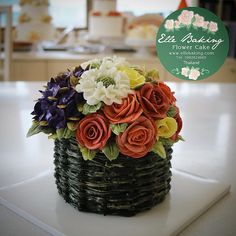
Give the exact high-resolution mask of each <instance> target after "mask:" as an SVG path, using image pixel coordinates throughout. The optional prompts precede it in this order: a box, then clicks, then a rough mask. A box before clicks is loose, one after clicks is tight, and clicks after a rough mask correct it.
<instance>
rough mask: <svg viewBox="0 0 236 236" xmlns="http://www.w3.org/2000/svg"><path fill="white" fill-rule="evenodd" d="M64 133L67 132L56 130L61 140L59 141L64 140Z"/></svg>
mask: <svg viewBox="0 0 236 236" xmlns="http://www.w3.org/2000/svg"><path fill="white" fill-rule="evenodd" d="M64 131H65V129H57V130H56V132H57V138H59V139H61V138H63V135H64Z"/></svg>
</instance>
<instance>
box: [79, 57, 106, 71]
mask: <svg viewBox="0 0 236 236" xmlns="http://www.w3.org/2000/svg"><path fill="white" fill-rule="evenodd" d="M101 63H102V60H101V59H98V58H96V59H92V60H90V61H86V62H84V63H82V64H81V65H80V66H81V67H82V69H84V70H85V69H86V67H87V66H88V65H97V66H98V67H99V66H100V65H101Z"/></svg>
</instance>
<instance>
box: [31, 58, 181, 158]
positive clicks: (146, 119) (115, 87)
mask: <svg viewBox="0 0 236 236" xmlns="http://www.w3.org/2000/svg"><path fill="white" fill-rule="evenodd" d="M40 93H41V94H42V96H41V97H40V98H39V99H38V100H37V101H36V103H35V106H34V110H33V112H32V115H33V123H32V126H31V128H30V129H29V131H28V134H27V136H32V135H34V134H37V133H40V132H43V133H45V134H47V135H48V137H49V138H53V139H59V140H60V139H70V138H71V137H75V138H76V140H77V144H78V148H79V149H80V151H81V153H82V156H83V158H84V160H92V159H93V158H94V157H95V156H96V154H97V153H98V152H102V153H103V154H104V155H105V156H106V157H107V158H108V159H109V160H114V159H116V158H117V157H118V156H119V153H121V154H123V155H126V156H128V157H130V158H142V157H144V156H145V155H147V154H148V153H149V152H154V153H157V154H158V155H159V156H160V157H162V158H165V157H166V151H165V147H170V146H172V145H173V144H174V143H175V142H177V141H179V140H182V137H181V136H180V135H179V133H180V131H181V129H182V119H181V117H180V113H179V109H178V107H177V105H176V98H175V97H174V93H173V92H172V91H171V90H170V88H169V87H168V86H167V85H166V84H165V83H164V82H162V81H160V80H159V75H158V72H157V71H156V70H151V71H145V70H141V69H139V68H137V67H134V66H132V65H130V64H129V63H128V62H127V61H126V60H125V59H124V58H118V57H115V56H114V57H105V58H103V59H95V60H90V61H88V62H85V63H83V64H81V65H80V66H78V67H76V68H75V69H74V70H72V71H67V72H65V73H61V74H59V75H57V76H56V77H54V78H51V80H50V81H49V82H48V83H47V85H46V86H45V89H44V90H40Z"/></svg>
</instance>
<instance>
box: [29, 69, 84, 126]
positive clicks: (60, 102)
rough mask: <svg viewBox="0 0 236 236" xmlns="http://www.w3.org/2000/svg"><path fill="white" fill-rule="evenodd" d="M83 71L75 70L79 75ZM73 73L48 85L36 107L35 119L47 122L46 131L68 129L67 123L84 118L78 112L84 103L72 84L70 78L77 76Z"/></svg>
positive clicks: (63, 75) (51, 81)
mask: <svg viewBox="0 0 236 236" xmlns="http://www.w3.org/2000/svg"><path fill="white" fill-rule="evenodd" d="M83 71H84V70H83V69H82V68H80V69H77V70H76V69H75V71H74V72H73V73H78V74H77V75H79V74H81V73H83ZM73 73H71V72H69V71H68V72H66V73H63V74H60V75H58V76H57V77H55V78H51V80H50V81H49V82H48V83H47V87H46V89H45V90H44V91H40V92H41V93H42V97H41V98H39V99H38V101H37V102H36V104H35V106H34V111H33V112H32V113H31V114H32V115H34V117H33V119H34V120H36V121H39V122H41V121H46V124H45V123H44V124H43V125H44V129H53V130H56V129H60V128H65V127H66V122H67V121H69V120H76V119H78V118H81V117H83V115H82V113H81V112H80V111H79V110H78V108H77V107H78V104H80V103H84V102H85V100H84V98H83V95H82V93H77V92H76V91H75V90H74V88H73V86H72V85H71V84H70V77H71V76H75V75H74V74H73Z"/></svg>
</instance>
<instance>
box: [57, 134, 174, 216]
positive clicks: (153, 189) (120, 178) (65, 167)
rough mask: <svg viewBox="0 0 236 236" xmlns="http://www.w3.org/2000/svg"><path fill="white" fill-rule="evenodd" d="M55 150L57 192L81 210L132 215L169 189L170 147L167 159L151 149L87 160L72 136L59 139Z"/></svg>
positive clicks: (98, 156)
mask: <svg viewBox="0 0 236 236" xmlns="http://www.w3.org/2000/svg"><path fill="white" fill-rule="evenodd" d="M54 151H55V154H54V157H55V160H54V163H55V178H56V185H57V189H58V192H59V193H60V195H62V197H63V198H64V199H65V201H66V202H68V203H69V204H71V205H73V206H74V207H75V208H77V209H78V210H79V211H87V212H95V213H99V214H104V215H106V214H109V215H122V216H132V215H135V214H137V213H138V212H142V211H145V210H148V209H151V208H152V207H153V206H155V205H156V204H157V203H160V202H162V201H163V200H164V199H165V196H166V194H167V193H168V192H169V190H170V180H171V171H170V167H171V163H170V159H171V153H172V149H171V148H169V149H168V150H166V152H167V158H166V159H162V158H160V157H159V156H158V155H157V154H154V153H148V155H147V156H145V157H143V158H139V159H134V158H130V157H125V156H124V155H120V156H119V157H118V158H117V159H116V160H113V161H109V160H108V159H107V158H106V157H105V155H103V154H102V153H99V154H97V155H96V157H95V158H94V159H93V160H91V161H84V159H83V158H82V155H81V153H80V151H79V149H78V144H77V141H76V140H75V138H71V139H69V140H68V139H61V140H56V141H55V148H54Z"/></svg>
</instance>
